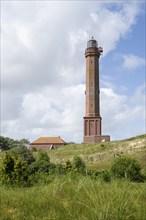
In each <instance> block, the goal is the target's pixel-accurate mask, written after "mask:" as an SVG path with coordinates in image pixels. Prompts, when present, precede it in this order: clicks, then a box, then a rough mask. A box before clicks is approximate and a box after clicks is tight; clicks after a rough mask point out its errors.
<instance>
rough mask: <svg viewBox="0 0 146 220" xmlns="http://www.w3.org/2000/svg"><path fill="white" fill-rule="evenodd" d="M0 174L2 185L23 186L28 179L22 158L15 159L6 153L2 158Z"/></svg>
mask: <svg viewBox="0 0 146 220" xmlns="http://www.w3.org/2000/svg"><path fill="white" fill-rule="evenodd" d="M0 174H1V182H2V184H4V185H11V184H17V185H20V184H23V185H24V184H25V183H26V182H27V179H28V172H27V163H26V161H24V160H23V158H21V157H18V158H16V157H14V156H13V155H11V154H8V153H7V152H6V153H4V154H3V157H2V162H1V167H0Z"/></svg>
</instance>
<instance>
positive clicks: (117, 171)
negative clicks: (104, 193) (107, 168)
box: [111, 156, 142, 181]
mask: <svg viewBox="0 0 146 220" xmlns="http://www.w3.org/2000/svg"><path fill="white" fill-rule="evenodd" d="M111 173H112V174H113V176H115V177H116V178H120V179H121V178H126V179H129V180H131V181H140V180H141V178H142V175H141V167H140V164H139V162H138V161H137V160H135V159H133V158H130V157H126V156H124V157H119V158H116V159H115V160H114V161H113V164H112V166H111Z"/></svg>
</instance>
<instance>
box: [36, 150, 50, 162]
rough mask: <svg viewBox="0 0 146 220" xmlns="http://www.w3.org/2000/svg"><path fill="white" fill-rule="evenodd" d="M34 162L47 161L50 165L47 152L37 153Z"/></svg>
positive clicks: (40, 151)
mask: <svg viewBox="0 0 146 220" xmlns="http://www.w3.org/2000/svg"><path fill="white" fill-rule="evenodd" d="M36 160H37V161H41V160H44V161H47V162H48V163H50V157H49V156H48V154H47V152H45V151H42V150H39V151H38V154H37V158H36Z"/></svg>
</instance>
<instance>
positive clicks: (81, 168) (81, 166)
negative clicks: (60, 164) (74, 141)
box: [72, 157, 86, 173]
mask: <svg viewBox="0 0 146 220" xmlns="http://www.w3.org/2000/svg"><path fill="white" fill-rule="evenodd" d="M72 168H73V170H74V171H78V172H81V173H85V171H86V166H85V163H84V161H83V160H82V159H81V158H80V157H74V158H73V160H72Z"/></svg>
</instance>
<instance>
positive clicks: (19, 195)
mask: <svg viewBox="0 0 146 220" xmlns="http://www.w3.org/2000/svg"><path fill="white" fill-rule="evenodd" d="M145 187H146V183H130V182H126V181H115V180H113V181H112V182H111V183H104V182H98V181H95V180H93V179H90V178H89V177H82V176H76V177H74V176H61V177H56V178H55V179H54V180H53V181H52V182H51V183H50V184H48V185H45V186H41V185H38V186H36V187H31V188H25V189H23V190H22V189H20V188H2V189H1V204H2V205H1V220H20V219H21V220H28V219H29V220H73V219H75V220H145V219H146V212H145V207H146V194H145V193H144V190H145Z"/></svg>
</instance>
